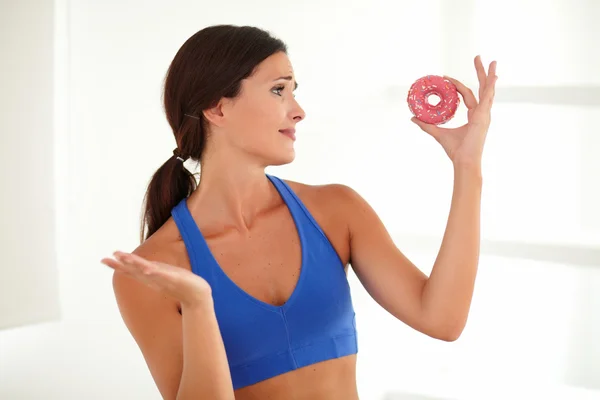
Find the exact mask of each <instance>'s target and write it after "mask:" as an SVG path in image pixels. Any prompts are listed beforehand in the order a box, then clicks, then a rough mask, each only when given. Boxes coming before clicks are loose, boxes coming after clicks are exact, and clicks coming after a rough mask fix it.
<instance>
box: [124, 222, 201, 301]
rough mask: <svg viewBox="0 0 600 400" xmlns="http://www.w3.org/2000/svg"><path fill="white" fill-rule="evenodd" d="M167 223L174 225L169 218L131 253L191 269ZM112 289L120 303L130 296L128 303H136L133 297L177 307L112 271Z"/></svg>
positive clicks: (127, 299)
mask: <svg viewBox="0 0 600 400" xmlns="http://www.w3.org/2000/svg"><path fill="white" fill-rule="evenodd" d="M171 224H172V225H174V223H172V220H169V221H168V222H167V223H165V225H164V226H163V227H161V228H160V229H159V230H158V231H157V232H156V233H155V234H154V235H152V236H151V237H150V238H148V239H147V240H145V241H144V242H143V243H141V244H140V245H139V246H138V247H136V248H135V249H134V250H132V251H131V253H133V254H136V255H138V256H140V257H143V258H145V259H147V260H149V261H156V262H161V263H165V264H170V265H173V266H178V267H181V268H188V269H191V267H190V266H189V260H188V258H187V252H186V251H185V245H184V244H183V242H182V241H181V240H180V238H178V233H177V230H176V228H175V229H173V227H172V226H170V225H171ZM113 289H114V292H115V296H116V297H117V300H118V301H119V302H120V303H121V304H123V305H124V304H126V303H129V302H130V300H129V299H130V298H131V302H136V300H135V299H144V300H142V301H145V300H150V299H152V300H154V301H159V302H162V303H167V304H170V305H171V306H173V307H177V309H178V308H179V303H178V302H177V301H176V300H175V299H171V298H168V297H166V296H164V295H163V294H159V293H158V292H156V291H155V290H153V289H150V288H149V287H147V286H145V285H144V284H142V283H140V282H139V281H137V280H135V279H133V278H130V277H128V276H127V275H125V274H123V273H120V272H114V273H113Z"/></svg>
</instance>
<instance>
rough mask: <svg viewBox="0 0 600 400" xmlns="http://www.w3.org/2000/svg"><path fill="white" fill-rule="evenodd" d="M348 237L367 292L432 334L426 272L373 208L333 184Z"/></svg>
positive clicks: (401, 318)
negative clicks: (426, 309)
mask: <svg viewBox="0 0 600 400" xmlns="http://www.w3.org/2000/svg"><path fill="white" fill-rule="evenodd" d="M334 190H335V192H336V194H335V196H336V197H337V204H340V205H343V206H342V207H341V210H342V212H343V213H344V214H345V216H346V218H345V219H346V221H347V224H348V226H347V229H348V231H349V240H350V264H351V265H352V269H353V270H354V272H355V274H356V276H357V277H358V279H359V280H360V282H361V283H362V284H363V286H364V287H365V289H366V290H367V292H368V293H369V295H370V296H371V297H372V298H373V299H374V300H375V301H376V302H377V303H379V304H380V305H381V306H382V307H383V308H384V309H386V310H387V311H388V312H390V313H391V314H392V315H394V316H395V317H396V318H398V319H400V320H402V321H403V322H405V323H406V324H407V325H409V326H411V327H413V328H414V329H416V330H418V331H421V332H423V333H426V334H429V335H432V336H433V334H432V332H431V325H430V324H429V323H428V321H427V319H426V315H425V313H424V312H423V308H422V301H421V299H422V293H423V287H424V285H425V283H426V282H427V276H426V275H425V274H424V273H423V272H422V271H421V270H419V269H418V268H417V267H416V266H415V265H414V264H413V263H412V262H411V261H410V260H409V259H408V258H407V257H406V256H405V255H404V254H403V253H402V252H401V251H400V250H399V249H398V247H397V246H396V245H395V243H394V241H393V239H392V237H391V235H390V234H389V232H388V230H387V229H386V227H385V226H384V224H383V222H382V221H381V219H380V218H379V216H378V215H377V213H376V212H375V210H374V209H373V208H372V207H371V206H370V205H369V204H368V203H367V201H366V200H365V199H363V198H362V197H361V196H360V195H359V194H358V193H357V192H356V191H354V190H353V189H351V188H350V187H348V186H344V185H335V189H334Z"/></svg>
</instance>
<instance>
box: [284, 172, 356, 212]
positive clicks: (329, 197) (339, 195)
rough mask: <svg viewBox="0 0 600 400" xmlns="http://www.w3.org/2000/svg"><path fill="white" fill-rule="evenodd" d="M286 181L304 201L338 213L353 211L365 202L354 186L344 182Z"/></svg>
mask: <svg viewBox="0 0 600 400" xmlns="http://www.w3.org/2000/svg"><path fill="white" fill-rule="evenodd" d="M285 182H286V183H287V184H288V185H289V186H290V188H292V190H293V191H294V192H295V193H296V194H297V195H298V197H300V199H301V200H302V201H303V202H305V203H309V204H314V206H315V207H318V208H320V209H325V210H327V211H329V212H335V213H336V214H339V213H346V212H351V211H352V210H354V209H355V208H356V207H360V204H361V203H362V202H364V200H363V199H362V197H361V196H360V195H359V194H358V193H357V192H356V191H355V190H354V189H353V188H351V187H350V186H348V185H344V184H342V183H328V184H322V185H310V184H306V183H300V182H295V181H288V180H285Z"/></svg>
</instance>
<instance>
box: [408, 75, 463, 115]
mask: <svg viewBox="0 0 600 400" xmlns="http://www.w3.org/2000/svg"><path fill="white" fill-rule="evenodd" d="M431 95H436V96H438V97H439V98H440V101H439V102H438V103H437V104H436V105H432V104H431V103H430V102H429V96H431ZM407 101H408V108H409V109H410V111H411V112H412V113H413V115H414V116H415V117H416V118H417V119H419V120H420V121H423V122H425V123H428V124H435V125H440V124H444V123H446V122H448V121H449V120H450V119H451V118H452V117H453V116H454V113H455V112H456V109H457V108H458V104H459V103H460V98H459V97H458V91H457V90H456V86H455V85H454V84H453V83H452V82H450V81H449V80H448V79H445V78H444V77H442V76H437V75H427V76H424V77H422V78H420V79H418V80H417V81H416V82H415V83H413V84H412V86H411V87H410V90H409V91H408V99H407Z"/></svg>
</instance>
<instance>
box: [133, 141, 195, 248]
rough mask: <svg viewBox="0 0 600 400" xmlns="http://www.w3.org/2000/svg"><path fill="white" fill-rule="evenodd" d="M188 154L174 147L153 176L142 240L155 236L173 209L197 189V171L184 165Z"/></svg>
mask: <svg viewBox="0 0 600 400" xmlns="http://www.w3.org/2000/svg"><path fill="white" fill-rule="evenodd" d="M185 159H187V157H183V156H182V155H181V154H179V152H178V150H177V149H175V150H174V151H173V156H172V157H171V158H169V159H168V160H167V161H166V162H165V163H164V164H163V165H161V166H160V168H158V170H157V171H156V172H155V173H154V175H153V176H152V179H151V180H150V184H149V185H148V189H147V190H146V195H145V197H144V208H143V216H142V222H141V229H140V243H141V242H143V241H144V240H146V239H148V238H149V237H150V236H152V235H153V234H154V233H155V232H156V231H157V230H158V229H159V228H160V227H161V226H162V225H163V224H164V223H165V222H167V220H168V219H169V218H170V217H171V210H172V209H173V208H174V207H175V206H176V205H177V204H178V203H179V202H180V201H181V200H183V199H185V198H187V197H188V196H189V195H190V194H191V193H192V192H193V191H194V189H196V185H197V184H196V178H195V176H194V174H192V173H191V172H190V171H188V170H187V168H185V166H184V165H183V163H184V161H185Z"/></svg>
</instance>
